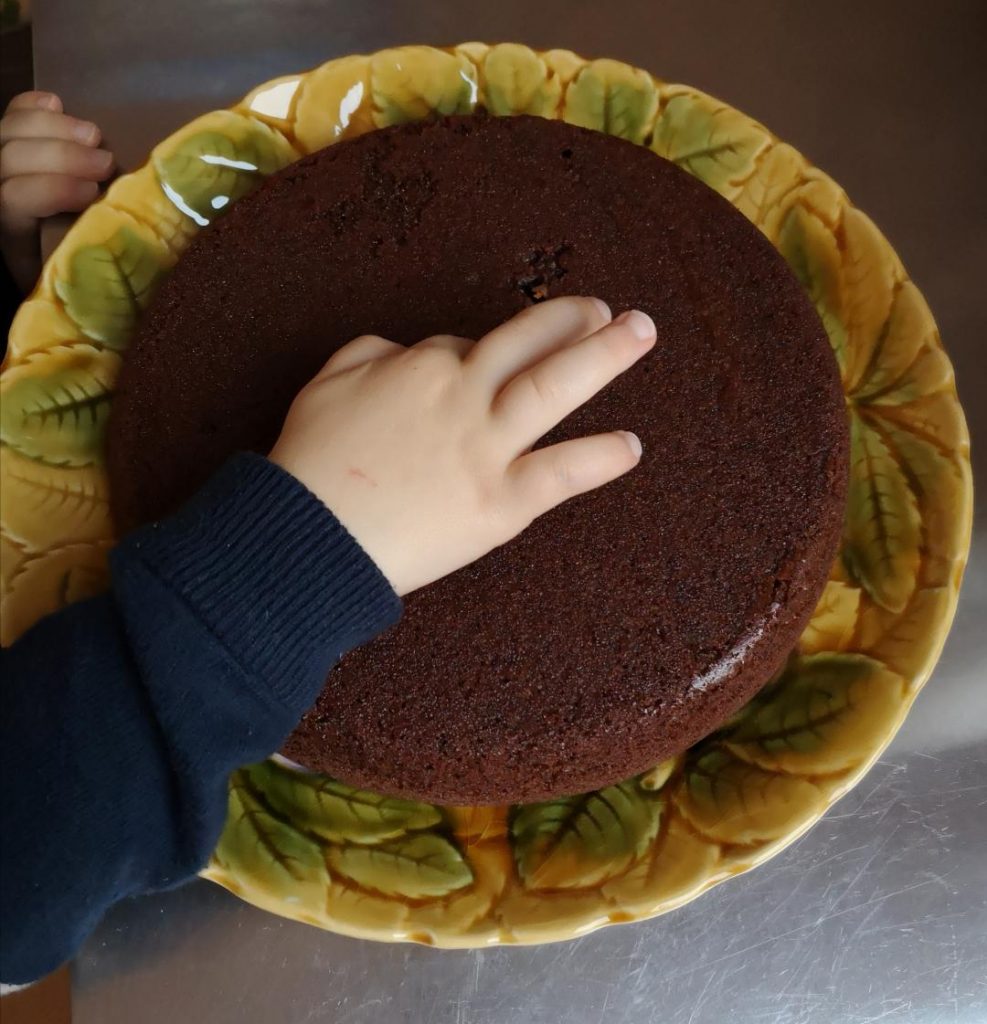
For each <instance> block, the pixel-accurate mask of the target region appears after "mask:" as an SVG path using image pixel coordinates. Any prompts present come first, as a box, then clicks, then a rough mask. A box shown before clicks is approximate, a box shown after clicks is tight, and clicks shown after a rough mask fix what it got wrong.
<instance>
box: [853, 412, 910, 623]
mask: <svg viewBox="0 0 987 1024" xmlns="http://www.w3.org/2000/svg"><path fill="white" fill-rule="evenodd" d="M920 545H921V523H920V520H919V514H918V505H917V502H916V500H915V495H914V494H913V493H912V490H911V488H910V487H909V486H908V481H907V480H906V478H905V475H904V473H903V472H902V469H901V467H900V466H899V465H898V463H897V461H896V460H895V459H894V457H893V456H892V454H891V452H890V451H889V450H888V447H887V445H886V444H885V443H884V440H883V439H882V438H881V436H880V434H878V433H877V431H876V430H874V429H873V427H871V426H869V425H868V424H867V423H866V422H865V421H864V419H863V418H862V417H861V416H860V415H859V414H858V413H856V412H854V413H851V416H850V485H849V489H848V491H847V509H846V523H845V526H844V543H843V561H844V564H845V565H846V567H847V571H848V572H849V573H850V575H851V576H852V577H853V578H854V579H855V580H857V581H858V582H859V583H860V584H861V586H863V587H864V589H865V590H866V591H867V592H868V593H869V594H870V596H871V597H872V598H873V599H874V600H875V601H876V602H877V603H878V604H879V605H881V606H882V607H883V608H887V609H888V610H889V611H893V612H900V611H903V610H904V608H905V605H907V604H908V599H909V598H910V597H911V596H912V594H913V593H914V591H915V586H916V582H917V579H918V569H919V561H920V554H921V553H920Z"/></svg>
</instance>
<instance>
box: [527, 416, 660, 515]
mask: <svg viewBox="0 0 987 1024" xmlns="http://www.w3.org/2000/svg"><path fill="white" fill-rule="evenodd" d="M640 458H641V442H640V441H639V440H638V438H637V435H636V434H631V433H629V432H627V431H623V430H616V431H614V432H613V433H610V434H595V435H594V436H592V437H580V438H578V439H577V440H575V441H563V442H562V443H560V444H553V445H552V446H551V447H549V448H539V449H538V450H537V451H533V452H530V453H529V454H528V455H522V456H521V457H520V458H519V459H516V460H515V461H514V462H513V463H512V464H511V467H510V469H509V470H508V473H507V481H508V487H509V488H510V490H511V494H510V495H509V496H508V501H509V502H511V503H512V507H515V508H518V509H519V510H520V511H522V512H523V515H524V517H525V518H529V517H530V518H531V519H534V518H536V517H537V516H540V515H542V514H543V513H544V512H547V511H548V510H549V509H551V508H555V506H556V505H560V504H561V503H562V502H563V501H566V500H567V499H569V498H574V497H575V496H576V495H577V494H583V493H584V492H586V491H591V490H593V489H594V488H596V487H602V486H603V484H606V483H609V482H610V481H611V480H616V479H617V477H619V476H622V475H623V474H624V473H626V472H627V471H628V470H630V469H633V468H634V467H635V466H636V465H637V464H638V462H639V460H640Z"/></svg>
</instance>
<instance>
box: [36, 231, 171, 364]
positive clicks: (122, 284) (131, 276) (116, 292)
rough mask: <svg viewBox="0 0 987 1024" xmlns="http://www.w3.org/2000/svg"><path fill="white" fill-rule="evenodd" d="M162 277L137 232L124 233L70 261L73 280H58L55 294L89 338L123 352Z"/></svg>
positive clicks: (79, 252)
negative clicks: (142, 311)
mask: <svg viewBox="0 0 987 1024" xmlns="http://www.w3.org/2000/svg"><path fill="white" fill-rule="evenodd" d="M163 273H164V271H163V268H162V267H161V264H160V263H159V262H158V259H157V257H156V256H155V254H154V253H153V252H152V251H151V249H150V247H149V246H148V245H147V244H146V243H145V242H144V241H143V239H142V238H141V237H140V236H139V235H138V234H137V232H136V231H134V230H132V229H131V228H129V227H121V228H119V229H118V230H117V232H116V233H115V234H114V235H113V236H112V237H111V238H110V239H109V240H108V241H106V242H104V243H103V244H101V245H83V246H81V247H80V248H78V249H77V250H76V251H75V252H74V253H73V254H72V256H71V259H70V261H69V269H68V276H67V277H66V278H64V279H63V278H58V279H56V281H55V292H56V294H57V295H58V297H59V298H60V299H61V300H62V302H63V304H64V306H65V311H66V312H67V313H68V315H69V316H70V317H71V318H72V319H73V320H74V321H75V322H76V323H77V324H78V325H79V327H80V329H81V330H82V332H83V333H84V334H85V335H86V336H87V337H89V338H92V339H93V340H94V341H98V342H102V344H104V345H106V346H107V347H108V348H112V349H117V350H120V349H123V348H124V347H126V345H127V342H128V341H129V340H130V336H131V334H132V332H133V330H134V327H135V326H136V325H137V318H138V317H139V316H140V313H141V310H143V309H144V308H145V307H146V306H147V304H148V302H150V301H151V297H152V295H153V294H154V291H155V288H156V287H157V285H158V283H159V282H160V280H161V277H162V275H163Z"/></svg>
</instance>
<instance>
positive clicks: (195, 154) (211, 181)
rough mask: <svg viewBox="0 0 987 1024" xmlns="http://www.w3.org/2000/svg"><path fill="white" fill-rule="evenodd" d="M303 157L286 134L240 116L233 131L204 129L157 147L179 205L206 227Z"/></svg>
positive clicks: (167, 186) (160, 167)
mask: <svg viewBox="0 0 987 1024" xmlns="http://www.w3.org/2000/svg"><path fill="white" fill-rule="evenodd" d="M295 159H297V154H296V153H295V152H294V150H292V148H291V146H289V145H288V142H287V140H286V139H285V138H284V136H282V135H280V134H279V133H278V132H276V131H274V130H273V129H271V128H269V127H268V126H267V125H265V124H262V123H261V122H260V121H251V120H247V119H244V118H238V119H237V120H236V122H235V124H234V125H231V127H230V129H229V130H228V131H222V132H221V131H202V132H197V133H196V134H194V135H190V136H188V137H186V138H183V139H182V140H181V141H180V142H179V143H178V145H177V146H175V147H174V148H173V149H171V150H164V151H157V152H156V153H155V156H154V168H155V170H156V171H157V175H158V179H159V180H160V182H161V188H162V189H163V190H164V193H165V195H166V196H167V197H168V198H169V199H170V200H171V201H172V203H174V205H175V206H176V207H177V208H178V209H179V210H181V211H182V213H184V214H185V216H186V217H189V218H190V219H191V220H193V221H194V222H195V223H196V224H197V225H198V226H199V227H205V226H206V225H207V224H209V223H210V222H211V221H212V220H214V219H215V218H216V217H217V216H219V214H221V213H222V212H223V211H224V210H226V209H227V208H228V207H229V206H230V205H231V204H232V203H235V202H236V201H237V200H238V199H241V198H242V197H243V196H245V195H246V194H247V193H248V192H251V191H252V190H253V189H254V188H256V187H257V185H259V184H260V183H261V181H263V180H264V178H266V177H267V176H268V175H269V174H273V173H274V172H275V171H277V170H280V169H281V168H282V167H284V166H286V165H287V164H289V163H291V162H292V161H293V160H295Z"/></svg>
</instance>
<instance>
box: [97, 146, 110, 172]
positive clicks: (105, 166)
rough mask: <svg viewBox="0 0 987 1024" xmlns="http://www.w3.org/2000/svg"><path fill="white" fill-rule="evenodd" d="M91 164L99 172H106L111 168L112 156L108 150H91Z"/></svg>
mask: <svg viewBox="0 0 987 1024" xmlns="http://www.w3.org/2000/svg"><path fill="white" fill-rule="evenodd" d="M93 163H94V164H95V165H96V166H97V167H98V168H99V169H100V170H101V171H104V172H105V171H108V170H109V169H110V168H111V167H112V166H113V154H112V153H111V152H110V151H109V150H108V149H95V150H93Z"/></svg>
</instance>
